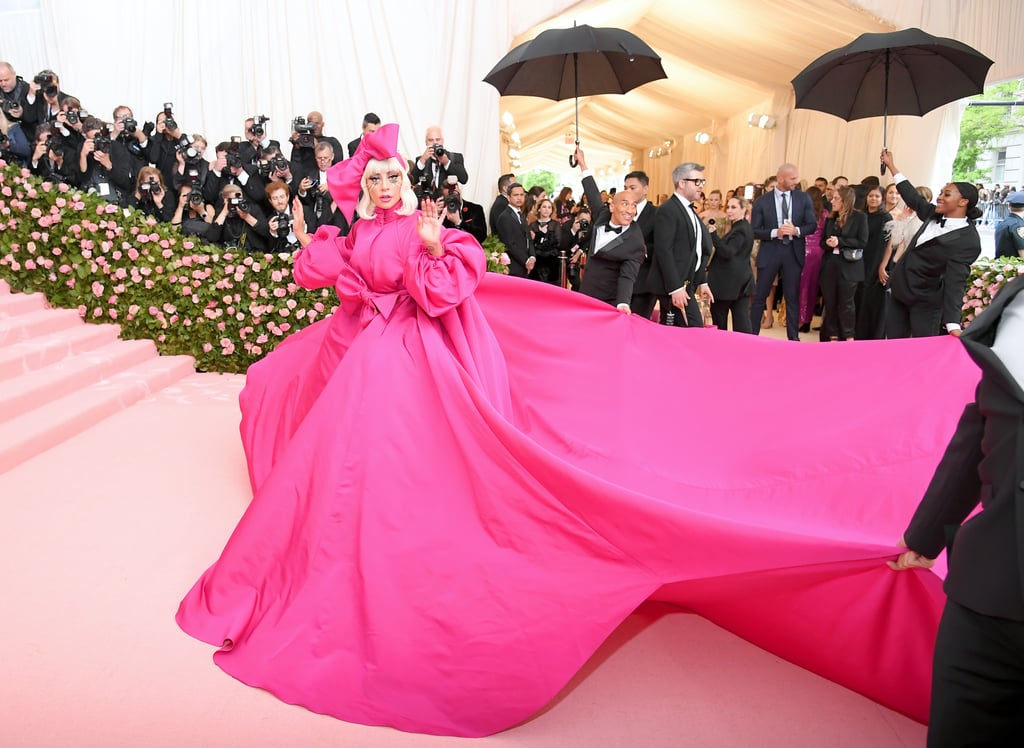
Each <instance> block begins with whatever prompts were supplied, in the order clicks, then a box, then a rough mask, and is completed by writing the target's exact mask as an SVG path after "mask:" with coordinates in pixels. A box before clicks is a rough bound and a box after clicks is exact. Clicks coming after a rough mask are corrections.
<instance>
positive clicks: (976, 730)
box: [889, 250, 1024, 746]
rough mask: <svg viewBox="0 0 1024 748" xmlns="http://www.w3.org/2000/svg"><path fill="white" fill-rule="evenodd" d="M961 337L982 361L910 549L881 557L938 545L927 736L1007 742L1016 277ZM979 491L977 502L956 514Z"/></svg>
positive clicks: (1016, 689) (1012, 671)
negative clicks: (942, 578)
mask: <svg viewBox="0 0 1024 748" xmlns="http://www.w3.org/2000/svg"><path fill="white" fill-rule="evenodd" d="M908 251H911V250H908ZM960 339H961V340H962V341H963V343H964V345H965V346H966V347H967V352H968V353H969V354H970V356H971V358H973V359H974V361H975V363H977V364H978V366H979V367H980V368H981V381H980V382H979V383H978V388H977V390H976V392H975V401H974V402H973V403H970V404H969V405H967V407H966V408H964V411H963V414H962V415H961V416H960V422H959V423H958V424H957V428H956V432H955V433H954V434H953V437H952V439H951V440H950V442H949V446H947V447H946V452H945V454H944V455H943V457H942V460H941V461H940V462H939V466H938V467H937V468H936V470H935V475H934V476H933V477H932V480H931V483H930V484H929V486H928V488H927V490H926V491H925V493H924V497H923V498H922V499H921V503H920V505H919V506H918V507H917V511H916V512H914V516H913V518H912V519H911V521H910V525H909V527H907V530H906V532H905V533H904V535H903V538H902V540H901V541H900V545H903V546H905V547H907V548H908V549H909V550H907V551H906V552H905V553H903V554H901V555H900V556H899V557H898V558H897V559H896V560H895V561H890V562H889V566H890V567H891V568H893V569H895V570H897V571H900V570H904V569H914V568H928V567H930V566H931V565H932V563H933V562H932V559H934V558H935V557H936V556H938V555H939V553H940V552H941V551H942V549H943V547H947V556H948V560H949V573H948V575H947V576H946V582H945V585H944V589H945V591H946V607H945V609H944V610H943V613H942V620H941V622H940V623H939V631H938V637H937V639H936V641H935V655H934V661H933V667H932V700H931V710H930V712H931V713H930V715H929V721H928V745H929V746H946V745H948V746H962V745H993V746H994V745H1017V744H1019V742H1020V738H1021V736H1022V735H1024V548H1022V543H1024V458H1022V455H1024V448H1022V440H1024V346H1022V345H1021V344H1020V342H1021V340H1024V276H1018V277H1016V278H1014V279H1013V280H1011V281H1009V282H1008V283H1006V285H1005V286H1003V288H1002V289H1001V290H1000V291H999V292H998V293H997V294H996V296H995V299H993V301H992V304H991V306H990V307H989V308H988V309H986V310H985V311H983V312H982V313H981V314H980V315H978V317H977V318H976V319H975V320H974V321H973V322H972V323H971V325H970V327H968V328H967V330H966V332H964V334H963V336H962V337H961V338H960ZM979 502H980V503H981V504H982V507H983V508H982V511H980V512H978V513H976V514H975V515H974V516H973V517H971V518H970V519H969V520H967V521H966V522H964V520H965V519H966V518H967V516H968V515H970V514H971V513H972V512H973V511H974V510H975V508H977V506H978V503H979ZM961 523H963V525H962V526H961Z"/></svg>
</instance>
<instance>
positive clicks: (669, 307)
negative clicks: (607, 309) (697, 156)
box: [588, 162, 714, 327]
mask: <svg viewBox="0 0 1024 748" xmlns="http://www.w3.org/2000/svg"><path fill="white" fill-rule="evenodd" d="M706 182H707V180H706V179H704V167H703V166H701V165H700V164H695V163H692V162H687V163H683V164H679V166H677V167H676V168H675V169H673V170H672V183H673V184H674V185H675V192H674V193H673V194H672V196H671V197H669V199H668V200H666V201H665V202H664V203H662V204H661V205H660V206H659V207H658V210H657V212H656V213H655V215H654V259H653V260H652V261H651V269H650V273H649V274H648V276H647V291H648V292H649V293H652V294H655V295H656V296H657V297H658V302H659V305H660V307H661V324H663V325H668V324H671V325H675V326H676V327H703V326H704V320H703V318H702V316H701V313H700V307H699V305H698V304H697V302H696V301H695V300H694V299H693V296H694V295H695V294H697V293H699V294H700V295H701V298H703V299H704V300H706V301H708V302H711V301H714V298H713V297H712V295H711V289H710V288H709V287H708V284H707V263H708V256H709V255H710V254H711V237H709V236H708V232H707V229H705V228H704V226H703V224H702V223H701V220H700V218H699V217H698V216H697V211H696V208H695V207H694V205H693V201H694V200H696V199H697V198H698V197H699V196H700V192H701V188H702V187H703V186H704V184H705V183H706ZM588 199H589V198H588ZM677 310H678V311H677Z"/></svg>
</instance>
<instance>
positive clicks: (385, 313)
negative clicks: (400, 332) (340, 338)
mask: <svg viewBox="0 0 1024 748" xmlns="http://www.w3.org/2000/svg"><path fill="white" fill-rule="evenodd" d="M334 287H335V288H336V289H337V291H338V299H339V300H340V301H341V308H342V309H344V310H345V312H347V313H348V314H351V315H356V314H358V315H359V324H360V326H361V327H366V326H367V325H368V324H370V322H372V321H373V318H374V317H376V316H377V315H378V314H380V315H381V316H382V317H384V319H389V318H390V317H391V313H392V312H393V311H394V310H395V308H396V307H397V306H398V304H399V303H400V302H401V301H402V300H404V299H407V298H409V292H408V291H406V290H405V289H404V288H400V289H398V290H397V291H389V292H377V291H371V290H370V289H369V288H368V287H367V286H366V282H365V281H364V280H363V279H362V278H361V277H360V276H359V275H357V274H356V273H355V271H353V270H352V269H351V268H349V267H346V268H345V269H344V270H342V272H341V275H339V276H338V280H337V282H336V283H335V284H334Z"/></svg>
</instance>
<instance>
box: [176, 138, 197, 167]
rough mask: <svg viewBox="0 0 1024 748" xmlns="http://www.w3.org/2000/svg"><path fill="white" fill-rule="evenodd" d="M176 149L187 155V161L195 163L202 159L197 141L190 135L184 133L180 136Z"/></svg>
mask: <svg viewBox="0 0 1024 748" xmlns="http://www.w3.org/2000/svg"><path fill="white" fill-rule="evenodd" d="M174 149H175V150H176V151H177V152H178V153H180V154H181V155H182V156H184V157H185V162H186V163H189V164H194V163H197V162H199V161H200V160H202V157H201V156H200V155H199V149H198V148H196V147H195V141H194V140H193V139H192V138H190V137H189V136H188V135H182V136H181V137H180V138H178V142H177V143H176V144H175V146H174Z"/></svg>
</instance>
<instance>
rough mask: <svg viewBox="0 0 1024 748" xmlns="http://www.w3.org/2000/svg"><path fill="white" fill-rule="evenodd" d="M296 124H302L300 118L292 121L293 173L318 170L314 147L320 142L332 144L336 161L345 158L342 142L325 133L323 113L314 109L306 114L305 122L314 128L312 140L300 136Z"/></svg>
mask: <svg viewBox="0 0 1024 748" xmlns="http://www.w3.org/2000/svg"><path fill="white" fill-rule="evenodd" d="M296 124H300V122H299V119H298V118H296V119H295V120H294V121H293V122H292V134H291V137H290V138H289V140H290V141H291V144H292V151H291V158H289V161H291V164H292V172H293V173H295V174H302V175H307V174H312V173H313V172H315V171H317V164H316V156H315V153H314V149H315V148H316V146H318V145H319V144H320V143H327V144H328V145H330V146H331V150H332V151H333V152H334V163H337V162H338V161H343V160H344V159H345V149H344V147H343V146H342V145H341V142H340V141H339V140H338V139H337V138H335V137H334V136H333V135H324V115H323V114H321V113H320V112H317V111H312V112H310V113H309V114H308V115H307V116H306V122H305V124H307V125H310V126H312V128H313V132H312V133H311V134H312V136H313V139H312V142H310V141H308V140H306V139H304V138H302V137H300V136H299V133H298V131H297V130H296V129H295V126H296Z"/></svg>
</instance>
